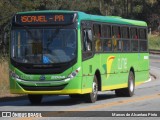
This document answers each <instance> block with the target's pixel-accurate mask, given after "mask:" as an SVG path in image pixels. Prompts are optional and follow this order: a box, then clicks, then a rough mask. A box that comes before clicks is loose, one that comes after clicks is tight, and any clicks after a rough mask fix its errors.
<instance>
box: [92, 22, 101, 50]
mask: <svg viewBox="0 0 160 120" xmlns="http://www.w3.org/2000/svg"><path fill="white" fill-rule="evenodd" d="M93 31H94V41H95V43H94V44H95V51H96V52H99V51H101V50H102V42H101V25H100V24H94V25H93Z"/></svg>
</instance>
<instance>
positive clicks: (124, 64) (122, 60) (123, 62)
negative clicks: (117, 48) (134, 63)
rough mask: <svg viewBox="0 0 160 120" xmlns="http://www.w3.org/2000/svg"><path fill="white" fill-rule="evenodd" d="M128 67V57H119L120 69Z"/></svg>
mask: <svg viewBox="0 0 160 120" xmlns="http://www.w3.org/2000/svg"><path fill="white" fill-rule="evenodd" d="M126 68H127V58H118V69H126Z"/></svg>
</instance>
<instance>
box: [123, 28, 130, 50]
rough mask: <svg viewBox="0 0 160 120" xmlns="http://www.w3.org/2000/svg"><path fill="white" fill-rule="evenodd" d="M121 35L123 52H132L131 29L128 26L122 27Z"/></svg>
mask: <svg viewBox="0 0 160 120" xmlns="http://www.w3.org/2000/svg"><path fill="white" fill-rule="evenodd" d="M121 35H122V49H123V52H129V51H130V39H129V28H128V27H126V26H124V27H121Z"/></svg>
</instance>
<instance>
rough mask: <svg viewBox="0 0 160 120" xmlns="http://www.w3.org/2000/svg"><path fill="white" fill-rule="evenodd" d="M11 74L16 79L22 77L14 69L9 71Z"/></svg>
mask: <svg viewBox="0 0 160 120" xmlns="http://www.w3.org/2000/svg"><path fill="white" fill-rule="evenodd" d="M9 75H10V76H11V77H12V78H14V79H16V78H18V79H19V78H20V77H19V76H18V75H17V74H16V73H15V72H13V71H11V70H10V71H9Z"/></svg>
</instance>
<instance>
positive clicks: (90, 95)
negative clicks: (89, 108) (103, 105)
mask: <svg viewBox="0 0 160 120" xmlns="http://www.w3.org/2000/svg"><path fill="white" fill-rule="evenodd" d="M97 96H98V81H97V77H96V76H94V80H93V83H92V92H91V93H88V94H85V96H84V97H85V100H86V102H88V103H94V102H96V100H97Z"/></svg>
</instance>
